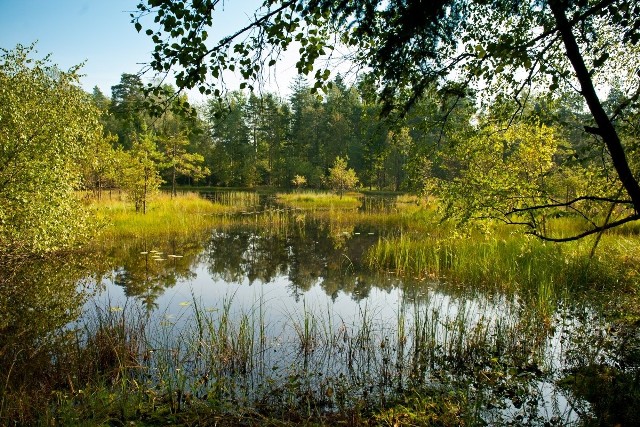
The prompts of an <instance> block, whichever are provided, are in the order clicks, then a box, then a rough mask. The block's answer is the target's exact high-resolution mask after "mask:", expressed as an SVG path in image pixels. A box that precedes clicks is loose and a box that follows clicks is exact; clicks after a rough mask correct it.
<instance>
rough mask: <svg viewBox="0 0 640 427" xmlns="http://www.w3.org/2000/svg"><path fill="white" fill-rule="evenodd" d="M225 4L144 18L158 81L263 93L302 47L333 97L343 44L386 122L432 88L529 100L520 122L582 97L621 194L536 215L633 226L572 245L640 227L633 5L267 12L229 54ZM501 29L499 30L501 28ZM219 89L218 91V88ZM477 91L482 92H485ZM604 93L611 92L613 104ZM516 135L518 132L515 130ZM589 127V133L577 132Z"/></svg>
mask: <svg viewBox="0 0 640 427" xmlns="http://www.w3.org/2000/svg"><path fill="white" fill-rule="evenodd" d="M217 4H218V1H216V0H202V1H198V2H194V3H188V2H181V3H175V2H172V1H170V0H148V1H146V2H141V3H140V4H139V5H138V9H139V11H140V12H139V14H137V15H135V14H132V18H133V21H134V23H135V26H136V28H137V29H138V31H140V30H142V24H141V22H140V19H141V18H142V17H143V16H144V15H146V14H149V13H151V14H154V15H155V22H156V23H157V24H159V26H160V28H159V29H158V30H156V29H148V30H147V34H148V35H149V36H151V37H152V39H153V41H154V43H155V49H154V53H153V59H152V61H151V62H150V64H149V65H150V67H151V69H153V70H155V71H157V72H158V73H168V72H171V70H174V72H175V77H176V81H177V83H178V85H179V86H180V87H184V88H193V87H196V86H197V87H199V88H200V90H201V91H202V92H204V93H214V94H219V93H220V82H221V80H219V79H218V77H219V76H220V75H221V74H222V72H223V71H225V70H232V71H233V70H238V71H239V72H240V74H241V76H242V77H243V79H244V80H245V81H244V82H243V83H242V85H243V86H249V87H251V86H252V84H253V82H254V81H255V80H257V78H258V76H259V74H260V73H261V72H262V71H263V69H264V68H266V67H268V66H271V65H274V64H276V63H277V58H278V57H279V55H280V53H281V51H282V50H283V49H286V48H288V47H290V46H292V44H293V43H294V41H295V42H297V43H299V44H296V48H298V49H299V60H298V62H297V64H296V67H297V69H298V71H299V72H300V73H303V74H309V73H310V72H313V71H314V66H315V67H316V68H315V74H314V79H315V83H314V85H313V88H312V90H316V89H318V88H322V87H324V86H325V83H326V82H327V81H328V78H329V75H330V70H329V67H328V66H325V67H324V69H323V68H322V66H318V62H319V61H318V58H320V57H321V56H322V55H324V54H326V53H328V52H329V51H331V50H332V49H333V47H334V44H333V41H332V40H334V39H333V38H332V37H331V34H336V33H337V34H340V38H339V40H340V42H341V43H343V44H345V45H347V46H350V47H352V48H353V52H354V53H353V59H354V61H355V62H356V63H357V64H359V65H362V66H366V67H369V68H370V69H371V70H372V71H373V73H374V76H375V78H376V82H377V83H378V84H379V85H380V87H381V90H380V91H379V95H380V97H381V99H382V100H383V101H384V104H385V108H384V111H385V112H390V111H392V110H393V109H394V107H395V106H398V105H401V106H402V109H403V110H404V111H406V110H407V108H408V107H409V106H411V105H413V104H415V102H416V101H417V100H419V99H420V97H421V96H422V95H423V94H424V93H425V91H427V90H429V88H430V87H432V86H434V85H435V86H437V87H438V88H439V90H441V91H443V92H449V93H452V94H456V96H458V97H460V98H462V97H464V96H466V94H467V93H468V90H469V88H473V87H476V88H481V87H482V88H485V91H487V92H488V96H487V97H486V98H487V100H491V99H494V98H495V96H496V94H499V93H502V94H505V96H507V97H514V98H515V99H517V100H518V103H517V107H516V110H515V111H514V114H513V115H512V118H514V119H515V118H516V116H517V113H519V111H520V109H521V108H522V106H523V105H524V104H525V103H526V101H527V97H528V96H529V95H530V93H531V89H534V90H543V89H550V90H552V91H554V90H557V89H561V88H562V87H575V88H577V90H578V93H579V94H580V96H581V97H582V99H583V100H584V103H585V105H586V106H587V107H588V109H589V112H590V120H589V122H586V123H581V124H580V125H582V127H583V128H584V130H585V131H586V132H588V133H591V134H592V135H594V136H595V137H596V138H595V139H594V141H593V142H592V144H593V145H596V146H602V147H603V148H604V149H605V150H606V152H607V155H608V157H609V160H610V161H608V162H606V165H605V167H607V168H611V170H613V171H614V172H615V176H616V179H617V181H618V182H619V184H620V185H621V186H622V188H623V192H622V194H623V195H619V194H618V190H617V188H616V187H617V186H613V189H612V191H611V192H609V193H608V194H607V195H605V196H604V197H600V196H596V195H593V194H589V193H586V194H581V195H579V196H578V197H576V198H575V199H572V200H568V201H563V202H554V203H550V204H544V205H530V206H529V207H528V208H529V209H531V210H534V211H540V210H547V209H551V210H554V209H556V208H557V207H558V205H559V204H561V203H562V204H564V206H566V207H569V208H571V207H572V206H574V205H575V204H579V203H581V202H582V201H584V200H589V201H591V202H593V203H596V204H600V205H601V206H602V209H601V210H606V209H608V207H609V206H610V205H611V204H613V205H615V207H617V209H618V210H621V209H622V210H626V215H624V216H623V217H621V218H620V219H618V220H615V221H612V222H608V220H607V221H605V222H595V221H594V222H592V225H591V226H590V227H588V228H587V229H585V230H584V231H583V232H579V233H578V234H577V235H575V236H570V237H568V238H567V237H563V238H560V239H554V238H553V237H549V236H545V235H544V234H543V233H541V231H540V230H538V229H535V228H532V229H531V230H530V232H531V233H533V234H535V235H539V236H541V237H549V238H550V239H551V240H568V239H571V238H579V237H583V236H586V235H590V234H594V233H599V232H601V231H603V230H606V229H608V228H611V227H614V226H618V225H621V224H624V223H626V222H629V221H634V220H637V219H640V185H639V183H638V171H637V170H635V171H634V170H633V169H632V167H631V165H630V163H629V156H628V155H629V149H630V145H631V144H629V143H627V142H625V141H623V140H622V139H621V135H620V133H619V127H618V126H619V123H621V121H622V120H623V119H624V118H625V117H627V116H628V115H629V114H635V112H636V111H637V110H638V107H639V106H640V103H639V101H640V81H639V79H638V76H637V74H636V66H637V63H638V62H639V61H638V59H640V58H639V56H640V54H639V53H638V43H639V42H640V4H639V3H637V2H629V1H623V0H543V1H539V0H529V1H514V0H499V1H491V2H487V1H480V0H475V1H463V0H441V1H434V2H424V1H422V0H391V1H386V0H354V1H349V2H343V1H336V0H311V1H308V2H299V1H296V0H266V1H265V2H264V4H263V7H262V8H261V9H260V10H259V11H257V12H256V13H255V14H254V15H253V16H254V17H255V18H254V19H253V21H252V22H250V23H249V24H248V25H247V26H245V27H243V28H241V29H239V30H238V31H237V32H235V33H233V34H231V35H230V36H228V37H225V38H222V39H220V40H219V41H218V43H213V44H211V43H208V42H207V32H206V31H207V29H208V28H209V27H211V25H212V22H213V16H214V14H215V11H216V6H217ZM496 23H499V25H496ZM208 76H211V77H213V80H209V81H208V80H207V77H208ZM612 79H618V80H620V79H622V80H623V86H624V88H625V90H624V92H623V96H622V97H621V98H620V99H619V102H618V103H617V104H616V105H615V106H613V107H612V108H611V109H610V110H606V109H605V106H604V105H603V102H602V100H601V99H600V97H599V89H602V88H607V87H610V86H612ZM474 85H475V86H474ZM601 92H602V91H600V93H601ZM508 123H509V124H510V123H512V120H510V121H509V122H508ZM576 125H577V124H576Z"/></svg>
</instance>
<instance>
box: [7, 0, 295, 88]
mask: <svg viewBox="0 0 640 427" xmlns="http://www.w3.org/2000/svg"><path fill="white" fill-rule="evenodd" d="M137 3H138V1H137V0H0V47H2V48H5V49H12V48H14V47H15V46H16V45H17V44H18V43H20V44H23V45H29V44H31V43H33V42H35V41H37V42H38V43H37V50H38V55H39V56H41V57H42V56H44V55H46V54H48V53H51V54H52V61H53V62H54V63H56V64H58V66H60V68H62V69H68V68H69V67H71V66H74V65H77V64H79V63H81V62H83V61H86V65H85V66H84V67H83V68H82V74H85V77H83V78H82V80H81V83H82V86H83V88H84V89H85V90H87V91H90V90H91V89H92V88H93V87H94V86H98V87H99V88H100V89H101V90H102V91H103V92H104V93H105V94H106V95H108V96H109V95H110V94H111V86H113V85H115V84H117V83H118V82H119V81H120V76H121V74H122V73H136V72H138V71H139V70H140V69H141V68H142V65H141V64H142V63H144V62H147V61H149V59H150V58H151V55H150V52H151V51H152V49H153V46H152V43H151V41H150V40H149V38H148V37H147V36H146V35H144V34H143V33H138V32H136V30H135V28H134V27H133V24H131V22H130V21H131V18H130V16H129V13H131V12H132V11H135V8H136V5H137ZM260 3H261V1H260V0H227V1H225V2H224V10H223V11H221V13H220V15H219V20H218V22H219V23H220V25H219V27H217V28H214V29H213V30H211V31H209V33H210V35H212V36H214V37H215V36H223V35H226V34H228V33H229V32H231V31H233V30H234V29H237V28H240V27H241V26H242V25H243V24H244V23H245V22H247V19H248V18H247V15H248V14H251V13H252V12H253V11H254V10H255V9H256V6H257V5H259V4H260ZM221 4H222V2H221ZM149 77H151V76H149ZM290 78H292V76H291V77H290ZM288 83H289V82H288V81H287V82H284V83H283V85H284V88H286V87H287V86H288Z"/></svg>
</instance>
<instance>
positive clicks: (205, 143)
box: [85, 74, 615, 203]
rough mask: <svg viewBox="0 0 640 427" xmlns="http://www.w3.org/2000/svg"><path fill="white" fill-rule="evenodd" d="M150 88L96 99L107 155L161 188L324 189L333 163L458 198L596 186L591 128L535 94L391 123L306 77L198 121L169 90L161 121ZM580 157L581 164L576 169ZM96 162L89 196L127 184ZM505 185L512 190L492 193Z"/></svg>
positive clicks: (564, 105)
mask: <svg viewBox="0 0 640 427" xmlns="http://www.w3.org/2000/svg"><path fill="white" fill-rule="evenodd" d="M144 87H145V85H144V83H143V82H142V81H141V79H140V78H139V77H138V76H137V75H132V74H123V75H122V77H121V81H120V83H119V84H117V85H115V86H113V87H112V92H111V96H110V97H108V96H106V95H105V94H104V93H102V92H101V91H100V89H99V88H97V87H96V88H95V89H94V90H93V93H92V94H91V98H92V100H93V103H94V104H95V105H96V106H97V107H98V108H99V110H100V112H101V121H102V123H103V126H104V133H105V137H106V139H107V140H108V141H109V142H110V147H111V148H110V149H111V150H115V151H116V152H118V153H130V154H132V155H139V154H136V153H138V152H139V151H140V150H142V154H143V155H144V156H145V158H146V159H148V160H150V161H151V163H153V164H155V170H156V171H157V172H158V173H159V174H160V175H158V176H157V177H155V176H154V177H153V179H152V181H153V183H155V182H159V180H160V179H163V180H164V181H165V182H167V183H173V182H175V183H177V184H183V185H185V184H187V185H192V184H195V185H207V186H225V187H256V186H274V187H279V188H291V187H297V186H300V185H301V183H300V182H299V181H296V177H303V178H304V181H303V185H306V186H308V187H310V188H323V187H325V186H327V185H328V182H327V177H328V174H329V171H330V169H331V167H332V166H334V165H335V163H336V159H344V160H346V162H347V166H348V167H349V168H352V169H353V170H354V171H355V173H356V175H357V177H358V179H359V182H360V184H361V186H362V187H363V188H366V189H377V190H392V191H402V190H404V191H418V192H419V191H424V190H425V189H428V190H430V191H431V192H434V193H438V192H439V191H438V188H436V187H439V188H441V187H442V186H443V185H444V184H445V181H446V183H447V185H448V187H450V190H453V189H454V188H453V187H452V186H454V185H455V184H456V181H460V180H458V178H460V179H462V178H464V185H465V186H467V185H468V184H473V183H470V182H468V181H467V179H471V180H473V179H474V177H475V180H476V181H478V182H476V183H475V184H476V188H475V190H478V191H480V190H482V189H483V188H484V189H485V190H487V191H491V192H496V191H502V192H503V193H504V195H505V196H507V190H511V191H512V192H513V190H518V187H519V186H520V187H522V186H526V187H531V185H535V186H536V189H537V190H547V191H548V190H549V189H550V187H549V186H551V185H554V186H555V187H557V188H556V190H554V191H560V190H562V191H561V193H562V194H563V195H564V196H565V197H566V196H567V193H571V194H577V193H579V190H580V188H581V187H583V186H585V185H586V186H589V187H591V186H592V185H593V184H594V182H593V181H585V180H584V179H583V178H584V177H583V176H582V172H584V170H583V169H584V168H589V167H590V165H589V162H588V161H586V162H585V161H584V158H583V157H584V152H585V151H586V150H590V148H589V143H590V142H591V138H590V137H589V135H588V134H587V133H585V132H582V131H581V130H580V127H579V125H580V123H583V122H585V121H588V120H587V119H586V116H585V114H584V105H583V103H582V101H581V100H580V99H579V98H578V97H576V96H575V95H573V96H572V95H571V94H553V93H549V94H544V95H542V94H538V95H534V94H532V101H531V102H530V103H529V104H528V105H527V107H526V108H524V109H522V108H520V106H518V105H517V104H516V103H515V102H510V101H509V100H506V99H500V98H498V99H492V100H490V101H487V100H482V102H480V101H479V98H480V97H481V96H482V94H474V93H471V92H468V93H459V92H455V91H447V90H441V91H437V90H432V91H430V92H428V94H427V96H424V97H422V98H421V99H420V100H418V101H417V102H416V103H415V104H414V105H413V107H412V108H411V109H409V110H408V112H407V113H406V114H404V115H402V116H400V115H395V116H394V115H382V106H381V104H380V103H379V102H378V101H377V98H376V88H375V87H373V86H372V85H371V84H368V83H367V79H366V78H363V79H361V80H359V81H358V82H357V83H356V84H354V85H347V84H346V83H345V81H344V80H343V79H342V78H341V77H340V76H339V75H338V76H337V77H336V78H335V79H334V80H333V81H332V82H331V85H330V87H329V89H328V90H326V93H322V94H318V93H317V92H316V91H315V90H313V89H312V88H311V87H310V86H309V85H308V84H307V83H306V80H305V79H304V78H303V77H299V78H297V79H296V80H295V81H293V82H292V84H291V95H290V96H289V97H288V98H282V97H280V96H279V95H277V94H274V93H261V94H257V93H246V92H242V91H233V92H230V93H228V94H227V95H226V96H225V97H222V98H211V99H209V100H208V101H206V102H204V103H203V104H202V105H200V106H198V107H197V111H198V114H196V115H184V114H177V113H176V112H175V111H178V110H180V107H181V106H182V105H184V104H185V103H187V104H188V100H187V98H186V96H184V95H183V96H178V97H175V96H174V95H173V94H174V92H175V90H174V88H172V87H171V86H165V87H163V91H162V93H164V94H166V98H165V99H158V100H157V101H159V102H160V103H164V105H165V107H166V108H165V109H164V110H163V112H162V113H161V114H160V115H159V116H156V115H152V114H149V112H148V109H146V108H145V105H146V100H145V95H144ZM611 96H612V97H615V91H614V92H612V95H611ZM106 148H108V147H106ZM577 151H580V152H581V156H580V157H581V158H583V159H582V160H581V162H580V164H575V163H572V162H571V161H570V160H571V158H572V155H573V154H574V153H576V152H577ZM593 151H594V152H593V153H591V158H592V159H593V161H594V162H597V161H598V157H599V156H598V150H597V149H593ZM96 154H97V155H102V156H103V158H102V159H96V162H95V163H96V164H100V165H101V169H96V170H91V171H88V172H89V173H88V174H87V176H86V179H85V184H86V186H87V188H90V189H93V190H94V191H97V192H99V191H100V190H101V189H104V188H110V187H117V186H118V182H117V181H118V180H117V179H115V178H116V177H118V176H121V174H120V173H118V172H117V171H116V170H115V169H111V170H110V169H109V168H108V165H109V163H110V162H109V159H113V158H116V157H117V155H115V154H114V152H110V151H109V150H107V151H105V152H104V153H100V151H99V150H97V151H96ZM496 155H497V157H495V158H493V157H492V156H496ZM483 156H484V157H483ZM576 157H577V156H576ZM587 158H589V156H587ZM472 163H473V165H472ZM499 163H500V164H499ZM505 165H508V169H510V171H507V170H504V169H505V168H504V166H505ZM591 166H593V165H591ZM576 168H577V169H576ZM572 169H573V170H572ZM114 172H115V173H114ZM554 174H555V176H553V175H554ZM491 175H494V176H493V178H495V179H493V180H490V179H488V178H489V176H491ZM498 175H501V176H498ZM577 175H579V176H577ZM541 180H543V181H546V185H547V187H546V188H545V189H542V188H541V184H542V182H541ZM498 181H504V182H503V183H502V185H504V186H509V187H511V188H510V189H509V188H502V189H500V188H495V187H494V186H495V185H498V184H500V182H498ZM561 181H562V182H561ZM485 187H486V188H485ZM530 189H531V188H530ZM458 190H462V189H458ZM524 190H525V189H524V188H522V191H517V192H518V193H522V192H523V191H524ZM559 194H560V193H558V195H559ZM521 195H522V194H512V196H521ZM507 199H509V197H507ZM507 202H509V201H507ZM511 202H512V200H511V201H510V202H509V203H511Z"/></svg>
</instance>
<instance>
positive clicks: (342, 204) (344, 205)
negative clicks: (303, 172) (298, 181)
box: [276, 191, 361, 209]
mask: <svg viewBox="0 0 640 427" xmlns="http://www.w3.org/2000/svg"><path fill="white" fill-rule="evenodd" d="M276 200H277V201H278V202H279V203H282V204H283V205H286V206H290V207H296V208H300V209H329V208H333V209H355V208H358V207H359V206H360V204H361V201H360V195H359V194H358V193H346V194H344V195H342V196H340V195H337V194H335V193H322V192H316V191H304V192H296V193H278V194H277V195H276Z"/></svg>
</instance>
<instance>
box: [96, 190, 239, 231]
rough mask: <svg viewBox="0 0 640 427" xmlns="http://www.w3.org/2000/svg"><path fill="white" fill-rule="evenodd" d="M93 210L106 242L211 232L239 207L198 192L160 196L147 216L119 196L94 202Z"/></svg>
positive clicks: (154, 201)
mask: <svg viewBox="0 0 640 427" xmlns="http://www.w3.org/2000/svg"><path fill="white" fill-rule="evenodd" d="M90 207H91V208H92V209H93V210H94V212H95V218H96V221H97V222H98V223H100V224H102V238H104V239H120V238H125V237H139V238H145V239H150V238H155V237H162V236H169V235H181V234H182V235H188V234H193V233H198V232H202V231H206V230H209V229H211V228H212V227H213V226H214V225H215V224H216V223H217V222H218V218H219V217H220V216H225V215H229V214H231V213H234V212H237V211H238V208H237V207H234V206H228V205H223V204H220V203H214V202H211V201H209V200H206V199H203V198H202V197H199V196H198V195H197V194H195V193H186V194H181V195H178V196H176V197H170V196H169V195H168V194H160V195H157V196H156V197H155V198H154V199H153V201H152V202H151V203H150V204H149V205H148V210H147V213H146V214H141V213H138V212H135V210H134V209H133V207H132V206H131V205H130V203H128V202H126V201H125V200H121V199H119V198H117V197H114V198H103V199H101V200H93V201H91V203H90Z"/></svg>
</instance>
